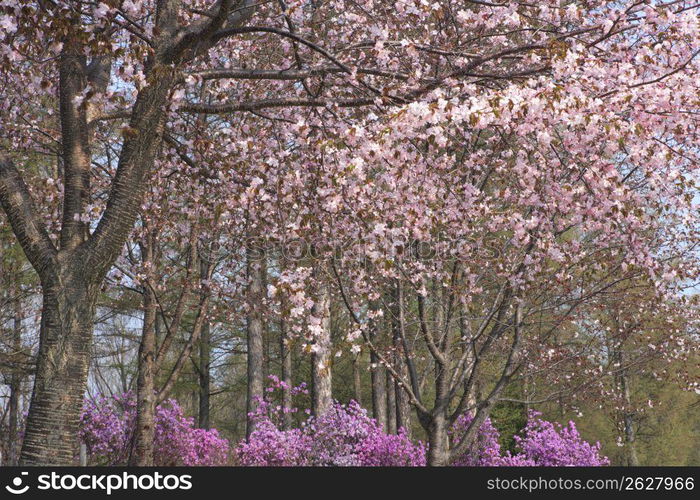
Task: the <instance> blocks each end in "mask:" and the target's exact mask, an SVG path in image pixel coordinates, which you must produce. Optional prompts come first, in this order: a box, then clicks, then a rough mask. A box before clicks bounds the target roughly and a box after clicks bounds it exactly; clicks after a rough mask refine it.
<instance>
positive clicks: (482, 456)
mask: <svg viewBox="0 0 700 500" xmlns="http://www.w3.org/2000/svg"><path fill="white" fill-rule="evenodd" d="M472 419H473V417H472V416H471V415H469V414H464V415H460V416H459V417H458V418H457V420H456V421H455V423H454V424H453V425H452V428H451V429H450V438H451V439H452V441H453V442H458V441H459V439H460V438H461V437H462V436H463V435H464V433H465V432H466V430H467V428H468V427H469V424H471V422H472ZM499 437H500V434H499V432H498V429H496V428H495V427H494V426H493V424H492V423H491V419H489V418H487V419H486V420H485V421H484V423H483V424H481V427H480V428H479V435H478V438H477V442H476V444H475V445H474V446H473V447H472V448H471V449H470V450H468V451H467V452H466V453H465V454H464V455H462V456H461V457H458V458H457V459H456V460H454V461H453V462H452V465H455V466H467V467H474V466H481V467H489V466H499V465H502V464H501V461H502V459H503V457H502V456H501V445H500V443H499V442H498V438H499Z"/></svg>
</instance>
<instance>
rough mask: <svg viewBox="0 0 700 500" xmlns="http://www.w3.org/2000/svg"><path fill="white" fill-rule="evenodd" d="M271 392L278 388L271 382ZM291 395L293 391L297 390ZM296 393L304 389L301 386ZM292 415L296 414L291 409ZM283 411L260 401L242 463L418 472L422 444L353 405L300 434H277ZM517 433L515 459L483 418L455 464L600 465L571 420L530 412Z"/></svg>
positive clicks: (463, 422) (596, 448) (459, 427)
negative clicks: (470, 444)
mask: <svg viewBox="0 0 700 500" xmlns="http://www.w3.org/2000/svg"><path fill="white" fill-rule="evenodd" d="M272 381H273V387H271V388H270V389H268V391H273V390H274V389H275V388H284V385H283V384H284V383H283V382H280V381H279V380H278V379H276V378H272ZM295 390H299V388H296V389H295ZM301 390H302V391H303V390H304V388H303V387H302V388H301ZM292 411H295V410H292ZM282 412H283V409H282V408H280V407H279V406H274V405H272V404H271V403H270V402H268V401H265V400H262V401H259V405H258V408H257V410H256V411H255V413H254V414H252V415H251V416H252V418H253V420H254V422H255V430H254V432H253V433H252V434H251V435H250V437H249V439H248V440H247V441H242V442H241V443H239V445H238V446H237V447H236V456H237V459H238V461H239V463H240V464H241V465H250V466H328V465H331V466H422V465H425V464H426V445H425V444H424V443H422V442H420V441H419V442H417V443H413V442H411V440H410V439H409V438H408V437H407V435H406V432H405V431H404V430H403V429H401V430H400V431H399V433H398V434H387V433H385V432H384V430H383V428H382V427H381V426H380V425H379V424H378V423H377V421H376V420H374V419H373V418H370V417H369V416H368V415H367V411H366V410H365V409H363V408H362V407H360V405H359V404H358V403H356V402H355V401H351V402H350V403H349V404H348V405H342V404H340V403H335V404H334V405H333V406H332V408H331V410H330V411H329V412H328V413H326V414H325V415H321V416H319V417H310V418H309V419H307V420H306V422H304V423H303V424H302V426H301V427H299V428H294V429H289V430H283V429H282V428H281V425H280V422H281V414H282ZM528 417H529V418H528V423H527V426H526V427H525V429H524V430H523V432H522V435H520V436H515V441H516V443H517V446H518V449H519V453H517V454H515V455H513V454H511V453H510V452H505V453H502V451H501V447H500V444H499V433H498V430H497V429H496V428H495V427H494V426H493V425H492V423H491V421H490V420H489V419H487V420H486V421H485V422H484V423H483V424H482V425H481V428H480V429H479V435H478V439H477V441H476V445H475V446H474V448H473V449H470V450H468V451H467V452H466V453H465V454H464V455H463V456H461V457H458V458H457V459H456V460H455V461H454V462H453V465H456V466H570V465H571V466H601V465H608V464H609V461H608V459H607V458H606V457H602V456H601V455H600V444H599V443H596V444H595V445H591V444H590V443H587V442H586V441H584V440H583V439H582V438H581V436H580V435H579V433H578V431H577V429H576V426H575V424H574V423H573V422H569V424H568V426H566V427H562V426H561V425H559V424H553V423H551V422H548V421H545V420H542V419H540V418H539V417H540V415H539V414H538V413H536V412H530V414H529V415H528ZM470 423H471V417H470V416H469V415H463V416H461V417H460V418H458V419H457V421H456V422H455V424H454V425H453V426H452V429H451V430H450V436H451V439H452V440H453V441H458V440H459V439H460V437H461V436H463V434H464V431H466V429H467V427H468V426H469V424H470Z"/></svg>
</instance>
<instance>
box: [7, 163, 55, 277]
mask: <svg viewBox="0 0 700 500" xmlns="http://www.w3.org/2000/svg"><path fill="white" fill-rule="evenodd" d="M0 204H1V205H2V208H3V210H4V211H5V213H6V214H7V218H8V219H9V221H10V225H11V226H12V230H13V231H14V233H15V235H16V236H17V239H18V240H19V243H20V245H21V246H22V249H23V250H24V253H25V255H26V256H27V259H28V260H29V262H31V264H32V266H33V267H34V269H35V270H36V272H37V273H38V274H39V277H41V278H42V279H43V278H44V275H45V273H46V270H47V269H48V268H50V267H52V266H53V265H54V264H55V263H56V256H57V253H58V252H57V251H56V248H55V247H54V245H53V243H52V242H51V239H50V238H49V234H48V232H47V231H46V227H45V226H44V224H43V222H42V221H41V218H40V217H39V214H38V213H37V211H36V207H35V206H34V202H33V200H32V197H31V194H30V193H29V188H28V187H27V185H26V184H25V183H24V180H23V179H22V175H21V174H20V173H19V171H18V170H17V168H15V166H14V164H13V163H12V161H11V160H10V159H9V158H4V157H2V156H0Z"/></svg>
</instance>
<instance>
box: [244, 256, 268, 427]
mask: <svg viewBox="0 0 700 500" xmlns="http://www.w3.org/2000/svg"><path fill="white" fill-rule="evenodd" d="M247 260H248V263H247V266H248V307H249V311H248V341H247V343H248V355H247V359H248V394H247V413H248V416H247V420H246V423H247V425H246V436H248V437H250V435H251V433H252V432H253V431H254V430H255V421H254V419H253V418H251V414H252V413H254V412H255V410H256V409H257V407H258V401H259V400H260V399H262V397H263V395H264V390H265V389H264V379H263V378H264V373H263V369H264V362H265V352H264V348H265V347H264V344H263V330H264V325H263V314H262V313H263V311H262V300H263V298H264V296H265V288H264V286H265V285H264V282H265V265H266V261H265V255H264V252H263V251H262V250H261V249H258V248H248V249H247Z"/></svg>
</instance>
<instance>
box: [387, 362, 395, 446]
mask: <svg viewBox="0 0 700 500" xmlns="http://www.w3.org/2000/svg"><path fill="white" fill-rule="evenodd" d="M386 409H387V412H386V420H387V428H386V431H387V432H388V433H389V434H396V431H397V428H396V422H397V419H396V413H397V412H396V391H395V390H394V377H392V376H391V373H389V371H388V370H387V371H386Z"/></svg>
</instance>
